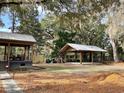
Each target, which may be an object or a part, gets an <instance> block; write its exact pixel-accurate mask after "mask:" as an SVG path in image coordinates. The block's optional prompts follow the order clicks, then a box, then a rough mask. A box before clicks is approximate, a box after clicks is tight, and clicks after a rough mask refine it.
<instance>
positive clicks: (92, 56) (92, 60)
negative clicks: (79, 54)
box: [91, 52, 93, 63]
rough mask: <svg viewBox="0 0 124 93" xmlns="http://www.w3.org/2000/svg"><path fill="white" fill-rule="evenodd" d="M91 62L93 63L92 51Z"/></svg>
mask: <svg viewBox="0 0 124 93" xmlns="http://www.w3.org/2000/svg"><path fill="white" fill-rule="evenodd" d="M91 56H92V57H91V62H92V63H93V52H91Z"/></svg>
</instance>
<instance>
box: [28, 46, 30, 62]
mask: <svg viewBox="0 0 124 93" xmlns="http://www.w3.org/2000/svg"><path fill="white" fill-rule="evenodd" d="M28 60H30V46H28Z"/></svg>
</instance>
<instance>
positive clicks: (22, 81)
mask: <svg viewBox="0 0 124 93" xmlns="http://www.w3.org/2000/svg"><path fill="white" fill-rule="evenodd" d="M123 71H124V64H123V63H121V64H114V65H79V64H75V65H74V64H41V65H34V69H32V70H29V71H24V72H16V73H15V75H14V79H15V80H16V81H17V83H18V84H19V86H20V87H22V88H23V90H24V92H25V93H123V92H124V74H123Z"/></svg>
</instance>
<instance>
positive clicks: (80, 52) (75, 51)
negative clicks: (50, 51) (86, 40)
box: [60, 43, 106, 64]
mask: <svg viewBox="0 0 124 93" xmlns="http://www.w3.org/2000/svg"><path fill="white" fill-rule="evenodd" d="M103 52H106V50H104V49H102V48H99V47H97V46H91V45H81V44H72V43H67V44H66V45H65V46H64V47H63V48H62V49H61V50H60V54H61V56H62V57H63V59H64V62H70V61H71V62H72V61H73V62H77V61H79V62H80V64H82V62H83V61H84V59H86V58H87V59H89V62H94V56H95V55H96V54H98V53H99V57H98V58H100V60H99V61H103ZM69 56H70V57H69ZM98 58H97V59H98ZM85 62H86V61H85Z"/></svg>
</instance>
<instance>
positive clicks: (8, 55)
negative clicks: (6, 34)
mask: <svg viewBox="0 0 124 93" xmlns="http://www.w3.org/2000/svg"><path fill="white" fill-rule="evenodd" d="M9 58H10V43H8V54H7V61H8V66H10V63H9V60H10V59H9Z"/></svg>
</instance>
